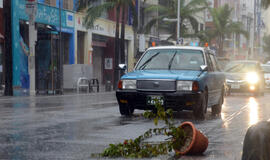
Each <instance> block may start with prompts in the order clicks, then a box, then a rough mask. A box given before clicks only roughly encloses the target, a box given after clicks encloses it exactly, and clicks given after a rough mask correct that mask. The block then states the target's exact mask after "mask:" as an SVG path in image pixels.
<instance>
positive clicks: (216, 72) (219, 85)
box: [209, 54, 225, 105]
mask: <svg viewBox="0 0 270 160" xmlns="http://www.w3.org/2000/svg"><path fill="white" fill-rule="evenodd" d="M209 56H210V59H211V63H212V65H213V76H214V78H213V79H214V83H215V85H214V87H213V95H215V96H214V97H213V103H214V104H213V105H215V104H218V103H219V99H220V96H221V93H222V89H223V87H224V81H225V75H224V74H223V73H222V72H221V70H220V69H219V66H218V63H217V60H216V57H215V56H214V55H213V54H210V55H209Z"/></svg>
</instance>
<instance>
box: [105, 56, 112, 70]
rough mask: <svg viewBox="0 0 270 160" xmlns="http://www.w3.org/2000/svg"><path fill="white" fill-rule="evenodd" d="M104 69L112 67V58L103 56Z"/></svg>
mask: <svg viewBox="0 0 270 160" xmlns="http://www.w3.org/2000/svg"><path fill="white" fill-rule="evenodd" d="M105 69H113V60H112V58H105Z"/></svg>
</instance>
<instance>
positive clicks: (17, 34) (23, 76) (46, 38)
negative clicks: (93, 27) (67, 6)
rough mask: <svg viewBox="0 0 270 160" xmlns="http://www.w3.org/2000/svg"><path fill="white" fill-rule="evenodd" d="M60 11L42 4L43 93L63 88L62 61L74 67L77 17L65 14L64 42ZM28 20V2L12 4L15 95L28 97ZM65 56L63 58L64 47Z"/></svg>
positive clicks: (39, 83) (39, 74)
mask: <svg viewBox="0 0 270 160" xmlns="http://www.w3.org/2000/svg"><path fill="white" fill-rule="evenodd" d="M59 13H60V12H59V9H58V8H55V7H51V6H47V5H43V4H38V6H37V15H36V24H35V26H36V31H37V41H36V43H35V44H36V45H35V51H36V58H35V63H36V90H37V92H40V93H49V92H54V91H55V90H56V89H57V88H59V87H60V78H59V77H60V74H61V73H60V67H61V66H60V64H61V63H60V57H63V59H64V60H63V64H74V62H75V57H74V52H75V48H74V43H75V38H74V13H73V12H70V11H66V10H61V33H62V34H61V39H60V34H59V33H60V25H59V22H60V14H59ZM28 24H29V23H28V16H27V15H26V13H25V1H24V0H13V1H12V48H14V49H13V50H12V51H13V90H14V95H16V94H17V93H18V94H21V93H23V94H28V90H29V83H30V82H29V73H28V53H29V49H28V48H29V47H28V41H29V40H28V39H29V38H28V33H29V32H28ZM59 40H60V42H61V46H62V47H61V54H62V55H60V54H59V53H60V48H59V47H60V43H59Z"/></svg>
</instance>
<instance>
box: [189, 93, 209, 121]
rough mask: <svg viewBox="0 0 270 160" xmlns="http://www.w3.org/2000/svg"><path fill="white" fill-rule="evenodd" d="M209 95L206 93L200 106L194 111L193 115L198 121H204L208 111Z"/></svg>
mask: <svg viewBox="0 0 270 160" xmlns="http://www.w3.org/2000/svg"><path fill="white" fill-rule="evenodd" d="M207 101H208V93H207V91H205V93H203V95H202V98H201V100H200V102H199V104H198V105H197V106H196V107H195V108H194V109H193V115H194V117H195V118H196V119H200V120H204V119H205V116H206V111H207Z"/></svg>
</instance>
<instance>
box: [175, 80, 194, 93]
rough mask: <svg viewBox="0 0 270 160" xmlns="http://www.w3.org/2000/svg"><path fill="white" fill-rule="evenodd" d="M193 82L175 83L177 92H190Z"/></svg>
mask: <svg viewBox="0 0 270 160" xmlns="http://www.w3.org/2000/svg"><path fill="white" fill-rule="evenodd" d="M192 84H193V81H177V90H178V91H192Z"/></svg>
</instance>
